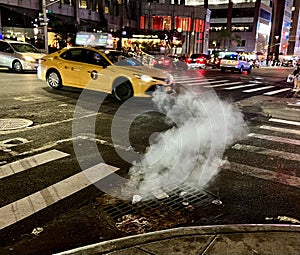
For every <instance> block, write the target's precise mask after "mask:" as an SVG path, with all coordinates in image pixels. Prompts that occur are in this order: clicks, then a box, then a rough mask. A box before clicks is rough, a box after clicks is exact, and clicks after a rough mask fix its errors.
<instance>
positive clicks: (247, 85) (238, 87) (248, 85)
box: [223, 83, 258, 90]
mask: <svg viewBox="0 0 300 255" xmlns="http://www.w3.org/2000/svg"><path fill="white" fill-rule="evenodd" d="M254 86H258V84H256V83H249V84H244V85H239V86H232V87H228V88H223V89H226V90H234V89H241V88H247V87H254Z"/></svg>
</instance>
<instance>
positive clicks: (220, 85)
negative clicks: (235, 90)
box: [204, 81, 243, 88]
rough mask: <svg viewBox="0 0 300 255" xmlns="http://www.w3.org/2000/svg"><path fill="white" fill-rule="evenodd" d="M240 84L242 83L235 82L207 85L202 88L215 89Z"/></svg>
mask: <svg viewBox="0 0 300 255" xmlns="http://www.w3.org/2000/svg"><path fill="white" fill-rule="evenodd" d="M211 83H212V82H211ZM241 83H243V82H241V81H237V82H229V83H222V84H216V85H207V86H204V87H205V88H216V87H225V86H229V85H234V84H241Z"/></svg>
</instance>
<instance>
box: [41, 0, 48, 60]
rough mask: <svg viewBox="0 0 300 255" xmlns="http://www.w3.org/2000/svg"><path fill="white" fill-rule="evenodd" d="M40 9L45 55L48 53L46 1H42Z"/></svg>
mask: <svg viewBox="0 0 300 255" xmlns="http://www.w3.org/2000/svg"><path fill="white" fill-rule="evenodd" d="M42 1H43V2H42V9H43V17H44V40H45V53H46V54H48V53H49V49H48V21H47V4H46V0H42Z"/></svg>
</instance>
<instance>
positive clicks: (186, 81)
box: [179, 80, 228, 85]
mask: <svg viewBox="0 0 300 255" xmlns="http://www.w3.org/2000/svg"><path fill="white" fill-rule="evenodd" d="M226 81H228V80H219V81H208V80H206V81H205V80H200V81H191V80H184V81H180V82H179V83H180V84H182V83H188V84H193V83H198V84H199V85H200V84H207V83H210V84H212V83H220V82H226Z"/></svg>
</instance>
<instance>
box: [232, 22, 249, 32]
mask: <svg viewBox="0 0 300 255" xmlns="http://www.w3.org/2000/svg"><path fill="white" fill-rule="evenodd" d="M231 31H232V32H252V31H253V24H248V23H247V24H243V23H242V24H233V25H232V27H231Z"/></svg>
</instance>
